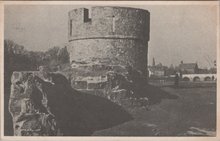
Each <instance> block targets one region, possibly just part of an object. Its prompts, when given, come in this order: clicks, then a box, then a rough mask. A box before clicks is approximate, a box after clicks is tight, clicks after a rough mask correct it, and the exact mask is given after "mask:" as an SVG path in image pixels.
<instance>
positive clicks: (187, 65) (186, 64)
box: [179, 63, 197, 69]
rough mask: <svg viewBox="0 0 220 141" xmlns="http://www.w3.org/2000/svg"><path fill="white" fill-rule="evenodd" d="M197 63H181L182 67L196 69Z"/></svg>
mask: <svg viewBox="0 0 220 141" xmlns="http://www.w3.org/2000/svg"><path fill="white" fill-rule="evenodd" d="M196 66H197V63H184V64H180V66H179V67H180V68H181V69H194V68H196Z"/></svg>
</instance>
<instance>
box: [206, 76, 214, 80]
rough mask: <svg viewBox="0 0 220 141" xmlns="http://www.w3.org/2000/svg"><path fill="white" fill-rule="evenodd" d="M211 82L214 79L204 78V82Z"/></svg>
mask: <svg viewBox="0 0 220 141" xmlns="http://www.w3.org/2000/svg"><path fill="white" fill-rule="evenodd" d="M211 80H212V78H211V77H209V76H207V77H205V78H204V81H211Z"/></svg>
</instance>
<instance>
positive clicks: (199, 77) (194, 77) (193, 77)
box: [182, 74, 217, 81]
mask: <svg viewBox="0 0 220 141" xmlns="http://www.w3.org/2000/svg"><path fill="white" fill-rule="evenodd" d="M182 80H183V81H214V80H217V75H216V74H182Z"/></svg>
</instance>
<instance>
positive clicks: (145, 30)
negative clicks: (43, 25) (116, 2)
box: [68, 7, 150, 76]
mask: <svg viewBox="0 0 220 141" xmlns="http://www.w3.org/2000/svg"><path fill="white" fill-rule="evenodd" d="M89 12H90V13H89ZM88 15H91V17H88ZM85 19H87V20H85ZM88 19H89V20H88ZM149 23H150V22H149V12H148V11H146V10H142V9H135V8H126V7H92V8H91V10H90V11H88V10H86V9H85V8H79V9H74V10H72V11H70V12H69V47H68V49H69V53H70V62H72V61H73V62H89V61H91V60H94V61H95V60H96V59H97V60H102V59H105V58H109V59H111V60H114V61H111V62H110V63H111V64H109V65H115V64H117V65H123V66H126V65H128V64H129V65H130V66H132V67H134V68H135V69H137V70H139V71H141V72H142V73H143V74H144V75H146V74H147V52H148V40H149V32H150V31H149V26H150V25H149ZM146 76H147V75H146Z"/></svg>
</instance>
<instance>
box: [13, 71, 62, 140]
mask: <svg viewBox="0 0 220 141" xmlns="http://www.w3.org/2000/svg"><path fill="white" fill-rule="evenodd" d="M40 79H42V80H43V79H44V78H43V77H42V75H41V74H40V73H39V72H14V73H13V74H12V78H11V83H12V84H11V95H10V100H9V111H10V113H11V115H12V118H13V128H14V135H15V136H50V135H58V134H59V129H58V128H57V126H56V120H55V118H54V116H53V114H52V113H50V111H49V107H48V106H47V98H46V95H45V94H44V91H43V89H42V84H41V83H40V81H38V80H40Z"/></svg>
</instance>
